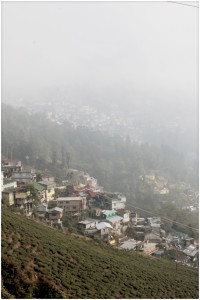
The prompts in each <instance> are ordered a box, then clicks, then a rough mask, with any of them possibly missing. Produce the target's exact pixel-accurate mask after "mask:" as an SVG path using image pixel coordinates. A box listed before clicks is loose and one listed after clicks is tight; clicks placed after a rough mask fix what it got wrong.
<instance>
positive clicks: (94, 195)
mask: <svg viewBox="0 0 200 300" xmlns="http://www.w3.org/2000/svg"><path fill="white" fill-rule="evenodd" d="M88 193H89V195H90V197H92V198H93V197H96V195H97V193H95V192H93V191H88Z"/></svg>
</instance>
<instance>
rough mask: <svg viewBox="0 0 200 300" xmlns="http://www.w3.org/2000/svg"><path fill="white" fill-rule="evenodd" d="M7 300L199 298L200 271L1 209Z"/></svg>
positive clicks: (3, 291)
mask: <svg viewBox="0 0 200 300" xmlns="http://www.w3.org/2000/svg"><path fill="white" fill-rule="evenodd" d="M1 291H2V298H40V299H43V298H49V299H52V298H53V299H57V298H65V299H66V298H67V299H68V298H69V299H70V298H79V299H84V298H87V299H90V298H91V299H96V298H100V299H106V298H110V299H111V298H115V299H117V298H119V299H125V298H128V299H135V298H139V299H144V298H148V299H151V298H154V299H155V298H157V299H160V298H164V299H166V298H176V299H177V298H178V299H181V298H182V299H187V298H198V271H197V270H196V269H193V268H188V267H185V266H182V265H180V266H178V270H177V272H176V265H175V263H174V262H171V261H168V260H165V259H161V260H160V259H156V258H151V257H149V256H145V255H143V254H139V253H138V254H137V255H136V253H135V252H134V251H127V250H117V249H114V248H112V247H110V246H108V245H104V244H103V243H101V241H97V240H96V241H95V240H90V239H88V238H85V237H83V236H78V235H75V236H74V235H69V234H67V235H66V234H64V233H62V232H59V231H57V230H56V229H52V228H48V227H46V226H44V225H41V224H38V223H36V222H35V221H34V220H28V219H27V218H26V217H25V216H22V215H16V214H15V213H13V212H11V211H10V210H8V209H5V208H2V290H1Z"/></svg>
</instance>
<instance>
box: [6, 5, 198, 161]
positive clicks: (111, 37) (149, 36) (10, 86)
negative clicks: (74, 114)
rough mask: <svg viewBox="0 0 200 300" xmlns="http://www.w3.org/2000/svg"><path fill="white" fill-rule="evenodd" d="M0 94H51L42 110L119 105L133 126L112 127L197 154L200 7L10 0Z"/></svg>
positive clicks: (9, 98) (21, 98) (37, 99)
mask: <svg viewBox="0 0 200 300" xmlns="http://www.w3.org/2000/svg"><path fill="white" fill-rule="evenodd" d="M192 3H193V4H194V5H195V3H196V2H192ZM2 101H3V102H5V103H12V104H14V105H25V106H28V107H29V108H30V109H31V110H36V108H37V109H38V110H39V109H40V108H41V107H40V104H42V103H44V107H45V103H46V104H48V107H47V106H46V107H45V109H44V108H43V109H42V110H44V111H45V112H51V110H52V111H53V112H54V111H55V110H56V109H58V111H59V109H60V110H62V109H63V103H64V104H66V106H68V104H69V103H70V105H71V104H72V105H73V104H74V105H75V106H76V110H78V109H79V108H80V107H81V106H85V105H88V106H89V107H91V108H94V109H96V111H97V114H100V113H101V112H103V113H105V115H106V117H105V118H107V116H109V115H111V114H112V118H115V117H116V118H118V117H119V114H120V118H121V119H122V123H124V122H126V121H127V119H128V120H130V121H128V123H129V125H128V129H127V126H125V127H123V128H120V129H119V128H118V127H116V128H114V131H115V132H113V133H114V134H119V133H120V134H121V132H123V133H124V135H129V136H131V137H132V138H133V139H134V140H136V141H138V142H149V143H152V144H156V145H158V144H168V145H169V146H171V147H173V148H175V149H176V150H178V151H181V152H184V153H185V154H186V156H187V158H188V159H189V162H190V160H191V158H192V160H193V159H195V158H196V157H197V155H198V9H197V8H195V7H189V6H183V5H177V4H175V3H170V2H134V1H133V2H124V3H121V2H106V3H105V2H68V1H67V2H57V3H56V2H15V3H14V2H10V3H9V2H7V3H6V2H4V3H2ZM50 104H51V105H50ZM64 113H67V107H66V110H65V111H64ZM95 118H96V117H95ZM81 122H82V121H81V120H80V123H81ZM88 122H89V123H91V121H90V119H89V121H88ZM78 125H81V124H78ZM109 126H110V125H109ZM120 126H121V125H120ZM107 130H108V128H107V127H106V131H107Z"/></svg>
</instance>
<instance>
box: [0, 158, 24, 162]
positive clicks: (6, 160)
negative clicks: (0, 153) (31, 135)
mask: <svg viewBox="0 0 200 300" xmlns="http://www.w3.org/2000/svg"><path fill="white" fill-rule="evenodd" d="M19 161H20V160H19V159H3V160H2V162H19Z"/></svg>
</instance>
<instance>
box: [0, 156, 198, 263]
mask: <svg viewBox="0 0 200 300" xmlns="http://www.w3.org/2000/svg"><path fill="white" fill-rule="evenodd" d="M4 167H5V166H4ZM16 168H18V169H16ZM4 170H5V172H4V171H3V172H2V174H1V191H2V203H3V204H4V205H7V206H10V207H14V208H15V209H18V210H19V211H23V212H24V213H25V214H26V215H31V214H32V213H33V216H34V218H37V219H38V220H40V221H41V222H45V223H46V224H48V225H49V226H53V227H57V228H59V229H63V230H64V229H65V226H66V227H67V226H68V225H66V224H69V223H70V222H72V223H71V224H72V225H70V226H72V227H73V228H72V229H73V230H75V232H76V231H77V232H78V233H80V234H84V235H85V236H88V237H90V238H96V239H101V240H102V241H104V242H106V243H108V244H110V245H115V246H118V247H121V248H123V249H127V250H128V249H132V250H137V251H139V252H142V253H145V254H147V255H153V254H155V257H161V256H162V257H163V255H164V254H163V253H164V252H165V251H168V249H177V247H178V249H179V251H181V253H182V254H183V255H184V256H185V257H187V260H188V261H189V262H190V263H193V262H195V261H197V260H198V255H199V250H198V243H197V242H196V241H194V239H193V238H191V237H189V236H188V235H185V234H182V233H178V232H171V233H169V232H166V231H165V230H164V228H163V224H162V223H161V222H162V221H161V217H159V216H153V217H152V216H151V217H144V216H143V217H141V216H139V214H138V212H137V211H136V210H131V211H130V210H127V209H126V197H125V195H123V194H122V193H117V192H115V193H109V192H105V191H103V188H100V187H99V186H98V184H97V180H96V179H95V178H93V177H91V176H90V175H89V174H84V173H83V172H82V175H83V176H82V177H83V178H82V183H81V184H79V185H78V186H74V185H72V184H69V183H68V182H66V184H67V186H66V185H64V186H56V183H55V182H54V181H53V180H54V178H50V177H47V178H45V179H44V178H43V180H41V181H39V182H36V181H35V173H34V172H33V171H29V173H26V171H24V170H23V171H22V165H21V164H20V162H19V161H16V162H15V161H14V162H12V164H11V166H10V165H9V163H8V165H6V167H5V168H4ZM16 170H17V171H16ZM27 172H28V171H27ZM77 172H78V171H77ZM4 174H7V176H8V174H9V176H10V177H9V178H5V176H4ZM16 174H18V175H17V176H16ZM22 174H28V176H29V178H28V177H27V178H26V177H25V175H24V178H22V177H23V176H21V175H22ZM32 175H33V176H32ZM13 178H15V179H13ZM25 179H27V181H26V180H25ZM151 179H152V178H148V180H151ZM32 189H33V190H34V191H36V194H37V203H36V202H35V198H34V197H35V196H33V194H31V193H32V192H31V191H32ZM55 190H56V193H55ZM63 224H65V226H63ZM161 225H162V226H161ZM67 230H68V229H67ZM64 232H65V230H64ZM160 247H161V248H162V249H160ZM163 249H165V251H164V250H163ZM161 250H162V251H161ZM159 251H161V252H162V255H161V252H159ZM181 259H182V257H181ZM183 261H184V263H185V261H186V260H185V259H184V260H183Z"/></svg>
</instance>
